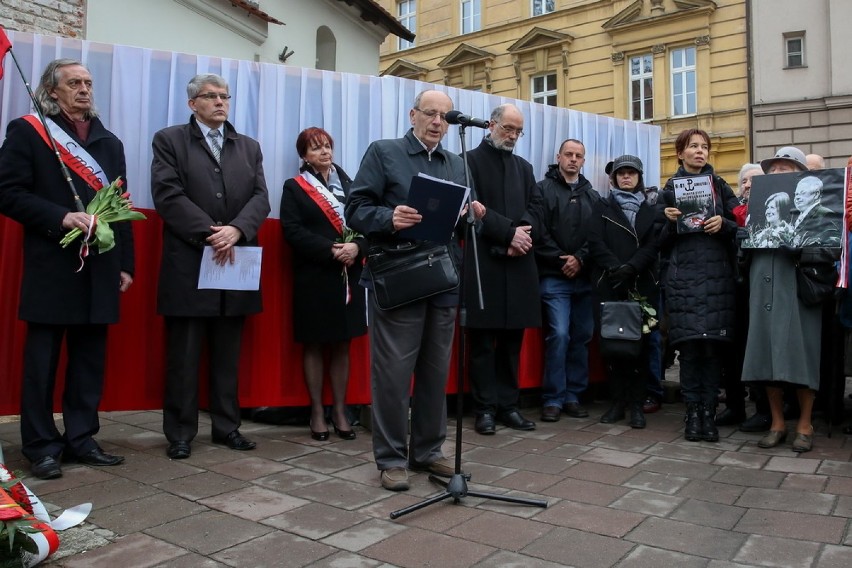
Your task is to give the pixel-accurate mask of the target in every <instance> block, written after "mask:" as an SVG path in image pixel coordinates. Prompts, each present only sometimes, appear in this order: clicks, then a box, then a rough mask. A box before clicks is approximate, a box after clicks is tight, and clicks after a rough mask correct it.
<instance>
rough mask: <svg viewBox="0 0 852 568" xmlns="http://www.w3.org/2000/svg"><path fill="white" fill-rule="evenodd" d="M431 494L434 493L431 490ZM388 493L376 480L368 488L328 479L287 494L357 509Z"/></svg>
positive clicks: (424, 479) (342, 507)
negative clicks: (373, 484)
mask: <svg viewBox="0 0 852 568" xmlns="http://www.w3.org/2000/svg"><path fill="white" fill-rule="evenodd" d="M422 477H423V481H424V483H428V481H427V480H426V476H422ZM431 492H435V490H434V489H431ZM387 493H388V492H387V491H386V490H385V489H382V488H381V487H380V486H379V483H378V477H377V478H376V485H375V486H374V487H369V486H367V485H361V484H360V483H352V482H349V481H345V480H342V479H329V480H328V481H326V482H324V483H318V484H314V485H308V486H305V487H299V488H296V489H293V490H292V491H290V492H289V494H290V495H292V496H294V497H298V498H300V499H308V500H310V501H317V502H320V503H325V504H326V505H331V506H332V507H340V508H341V509H348V510H352V509H357V508H359V507H363V506H364V505H367V504H369V503H373V502H375V501H380V500H382V499H385V498H386V497H387V495H386V494H387Z"/></svg>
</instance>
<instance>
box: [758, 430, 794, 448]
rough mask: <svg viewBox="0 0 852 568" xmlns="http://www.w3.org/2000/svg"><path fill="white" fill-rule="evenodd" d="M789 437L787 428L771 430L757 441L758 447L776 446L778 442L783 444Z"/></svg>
mask: <svg viewBox="0 0 852 568" xmlns="http://www.w3.org/2000/svg"><path fill="white" fill-rule="evenodd" d="M786 439H787V430H770V431H769V433H768V434H766V436H764V437H763V438H761V439H760V441H758V442H757V447H758V448H774V447H775V446H777V445H778V444H783V443H784V440H786Z"/></svg>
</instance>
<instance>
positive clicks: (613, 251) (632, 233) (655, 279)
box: [589, 193, 664, 317]
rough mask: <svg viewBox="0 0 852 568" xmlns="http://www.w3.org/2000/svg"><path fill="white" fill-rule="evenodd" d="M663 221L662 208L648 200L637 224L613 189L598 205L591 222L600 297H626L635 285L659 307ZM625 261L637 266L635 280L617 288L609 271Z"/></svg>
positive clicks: (593, 276)
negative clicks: (634, 225) (629, 216)
mask: <svg viewBox="0 0 852 568" xmlns="http://www.w3.org/2000/svg"><path fill="white" fill-rule="evenodd" d="M663 221H664V217H663V216H662V211H661V210H660V209H658V208H656V207H654V206H653V205H650V204H648V202H647V201H646V202H643V203H642V205H641V206H640V207H639V211H638V212H637V213H636V227H635V228H634V227H633V226H631V225H630V221H628V220H627V217H626V216H625V215H624V211H622V209H621V206H619V204H618V203H617V202H616V200H615V197H613V195H612V193H610V195H609V196H608V197H606V198H605V199H603V200H601V201H600V202H599V203H598V204H597V205H596V206H595V211H594V214H593V216H592V220H591V221H590V223H589V256H590V257H591V259H592V268H591V271H592V273H591V279H592V283H593V284H594V285H595V286H596V288H597V294H598V299H600V300H601V301H617V300H626V299H627V294H628V291H629V290H632V289H635V290H636V291H638V292H639V293H640V294H641V295H643V296H645V298H647V300H648V303H649V304H651V305H652V306H653V307H654V308H659V297H660V286H659V262H658V258H659V251H660V245H659V237H658V235H659V234H660V229H661V228H662V225H663ZM622 264H629V265H630V266H632V267H633V268H634V269H636V274H637V276H636V280H635V283H631V285H624V286H619V287H618V288H613V287H612V284H610V282H609V280H608V279H607V277H606V271H607V269H611V268H617V267H619V266H621V265H622ZM633 284H635V285H633ZM596 312H597V310H596ZM596 317H597V315H596Z"/></svg>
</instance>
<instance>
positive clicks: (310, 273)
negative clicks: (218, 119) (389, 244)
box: [279, 165, 367, 343]
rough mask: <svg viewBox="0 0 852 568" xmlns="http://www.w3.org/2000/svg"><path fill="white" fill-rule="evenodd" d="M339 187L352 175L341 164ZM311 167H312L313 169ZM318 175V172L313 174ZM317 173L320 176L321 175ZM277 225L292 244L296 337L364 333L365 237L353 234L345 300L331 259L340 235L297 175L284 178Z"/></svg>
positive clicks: (329, 338) (338, 271) (325, 338)
mask: <svg viewBox="0 0 852 568" xmlns="http://www.w3.org/2000/svg"><path fill="white" fill-rule="evenodd" d="M334 167H335V168H336V169H337V173H338V175H339V176H340V182H341V185H342V186H343V192H344V193H346V194H348V193H349V186H350V185H351V184H352V180H351V179H350V178H349V176H347V175H346V172H344V171H343V169H341V168H340V166H337V165H335V166H334ZM311 173H314V172H311ZM315 175H316V174H315ZM316 177H317V179H318V180H320V181H321V182H324V180H323V178H322V176H319V175H316ZM279 218H280V219H281V228H282V229H283V230H284V238H285V239H286V241H287V242H288V243H289V244H290V247H291V248H292V250H293V263H292V266H293V333H294V336H295V339H296V341H298V342H301V343H306V342H321V343H324V342H331V341H344V340H346V339H351V338H353V337H357V336H359V335H364V334H365V333H367V321H366V305H365V301H364V289H363V288H362V287H361V286H359V285H358V280H359V279H360V278H361V268H362V261H363V259H364V255H365V254H366V247H367V239H366V238H364V237H361V238H358V239H355V240H354V241H353V242H354V243H355V244H357V245H358V249H359V254H358V258H357V259H356V260H355V263H354V264H353V265H352V266H350V267H349V268H347V269H346V272H347V274H348V283H349V290H350V292H351V299H350V301H349V304H346V302H345V298H346V295H345V292H346V289H345V286H344V283H345V281H344V279H343V275H342V273H341V271H342V270H343V266H344V265H343V264H341V263H340V262H338V261H336V260H334V257H333V255H332V253H331V248H332V245H333V244H334V243H335V242H337V239H338V238H339V237H340V236H341V235H340V234H339V233H338V232H337V229H335V228H334V225H332V224H331V222H330V221H329V220H328V217H326V216H325V214H324V213H323V212H322V210H321V209H320V208H319V206H318V205H317V204H316V203H315V202H314V200H313V199H311V198H310V197H309V196H308V195H307V194H306V193H305V190H303V189H302V188H301V186H300V185H299V184H298V182H297V181H296V180H295V179H292V178H291V179H288V180H287V181H285V182H284V192H283V193H282V195H281V212H280V214H279Z"/></svg>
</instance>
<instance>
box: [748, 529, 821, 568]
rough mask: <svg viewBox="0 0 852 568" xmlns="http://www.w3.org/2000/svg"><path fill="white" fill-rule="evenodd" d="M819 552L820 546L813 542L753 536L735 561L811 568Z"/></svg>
mask: <svg viewBox="0 0 852 568" xmlns="http://www.w3.org/2000/svg"><path fill="white" fill-rule="evenodd" d="M818 552H819V545H818V544H816V543H813V542H801V541H793V540H789V539H786V538H774V537H769V536H761V535H752V536H750V537H749V538H748V540H747V541H746V542H745V544H743V547H742V548H741V549H740V551H739V552H738V553H737V555H736V557H734V560H736V561H737V562H743V563H746V564H756V565H760V566H777V567H779V568H810V566H812V565H813V561H814V558H815V557H816V555H817V553H818Z"/></svg>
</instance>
